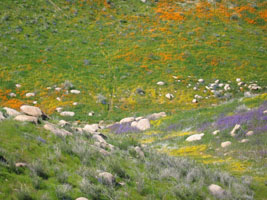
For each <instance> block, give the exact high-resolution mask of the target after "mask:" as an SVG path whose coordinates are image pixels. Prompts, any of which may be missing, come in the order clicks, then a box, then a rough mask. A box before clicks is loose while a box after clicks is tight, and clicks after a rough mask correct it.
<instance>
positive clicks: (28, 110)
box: [20, 105, 43, 117]
mask: <svg viewBox="0 0 267 200" xmlns="http://www.w3.org/2000/svg"><path fill="white" fill-rule="evenodd" d="M20 110H21V112H23V113H25V114H27V115H30V116H34V117H41V116H42V115H43V113H42V111H41V109H40V108H38V107H35V106H28V105H23V106H21V107H20Z"/></svg>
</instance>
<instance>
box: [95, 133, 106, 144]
mask: <svg viewBox="0 0 267 200" xmlns="http://www.w3.org/2000/svg"><path fill="white" fill-rule="evenodd" d="M93 139H95V140H96V141H98V142H100V143H107V142H106V140H105V139H104V138H103V137H102V136H101V135H99V134H94V135H93Z"/></svg>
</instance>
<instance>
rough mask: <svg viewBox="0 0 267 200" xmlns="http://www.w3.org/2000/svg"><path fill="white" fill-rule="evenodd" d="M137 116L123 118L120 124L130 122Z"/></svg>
mask: <svg viewBox="0 0 267 200" xmlns="http://www.w3.org/2000/svg"><path fill="white" fill-rule="evenodd" d="M134 120H135V118H134V117H126V118H123V119H122V120H121V121H120V124H123V123H129V122H132V121H134Z"/></svg>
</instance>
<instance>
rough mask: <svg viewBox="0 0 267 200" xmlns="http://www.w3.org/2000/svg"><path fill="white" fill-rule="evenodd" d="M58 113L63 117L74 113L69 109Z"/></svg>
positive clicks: (71, 115)
mask: <svg viewBox="0 0 267 200" xmlns="http://www.w3.org/2000/svg"><path fill="white" fill-rule="evenodd" d="M60 115H61V116H63V117H73V116H74V115H75V113H74V112H71V111H64V112H61V113H60Z"/></svg>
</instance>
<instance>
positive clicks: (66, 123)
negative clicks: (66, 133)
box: [58, 120, 70, 127]
mask: <svg viewBox="0 0 267 200" xmlns="http://www.w3.org/2000/svg"><path fill="white" fill-rule="evenodd" d="M58 125H59V126H61V127H64V126H68V125H70V123H69V122H66V121H65V120H60V121H59V122H58Z"/></svg>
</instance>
